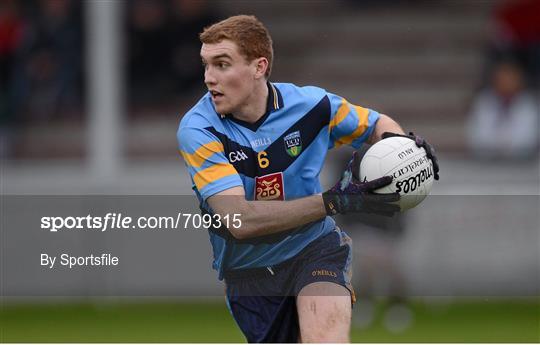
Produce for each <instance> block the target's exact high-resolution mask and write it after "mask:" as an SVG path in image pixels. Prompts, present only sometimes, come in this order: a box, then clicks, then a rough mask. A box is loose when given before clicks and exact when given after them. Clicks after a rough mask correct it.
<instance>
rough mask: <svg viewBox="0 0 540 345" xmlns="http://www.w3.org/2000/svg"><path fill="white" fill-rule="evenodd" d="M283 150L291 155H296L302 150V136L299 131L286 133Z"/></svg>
mask: <svg viewBox="0 0 540 345" xmlns="http://www.w3.org/2000/svg"><path fill="white" fill-rule="evenodd" d="M283 141H285V150H286V151H287V153H288V154H289V156H291V157H296V156H298V155H299V154H300V152H302V138H301V137H300V131H296V132H292V133H291V134H287V136H285V138H283Z"/></svg>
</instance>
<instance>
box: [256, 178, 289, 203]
mask: <svg viewBox="0 0 540 345" xmlns="http://www.w3.org/2000/svg"><path fill="white" fill-rule="evenodd" d="M255 200H285V187H284V185H283V173H281V172H278V173H273V174H268V175H264V176H261V177H259V176H257V177H255Z"/></svg>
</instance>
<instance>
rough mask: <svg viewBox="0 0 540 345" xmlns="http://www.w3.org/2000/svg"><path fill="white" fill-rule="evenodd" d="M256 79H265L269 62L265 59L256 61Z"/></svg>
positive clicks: (261, 58)
mask: <svg viewBox="0 0 540 345" xmlns="http://www.w3.org/2000/svg"><path fill="white" fill-rule="evenodd" d="M254 62H255V79H259V78H264V76H265V74H266V70H267V69H268V60H267V59H266V58H265V57H260V58H258V59H255V61H254Z"/></svg>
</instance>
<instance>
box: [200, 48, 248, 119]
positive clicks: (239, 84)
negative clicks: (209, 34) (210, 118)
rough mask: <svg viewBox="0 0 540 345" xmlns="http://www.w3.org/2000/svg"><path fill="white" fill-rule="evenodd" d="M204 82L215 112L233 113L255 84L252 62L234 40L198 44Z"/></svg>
mask: <svg viewBox="0 0 540 345" xmlns="http://www.w3.org/2000/svg"><path fill="white" fill-rule="evenodd" d="M201 58H202V62H203V65H204V69H205V72H204V83H205V84H206V87H207V88H208V90H209V91H210V94H211V95H212V101H213V103H214V106H215V107H216V111H217V112H218V113H219V114H234V113H235V112H237V111H239V110H240V109H242V108H243V107H244V106H246V104H247V103H248V101H249V99H250V95H251V93H252V91H253V88H254V84H255V74H256V67H255V66H256V64H255V63H254V62H252V63H250V62H248V61H247V60H246V59H245V58H244V56H242V55H241V54H240V52H239V51H238V47H237V45H236V43H234V42H232V41H230V40H223V41H221V42H219V43H213V44H206V43H204V44H203V45H202V48H201Z"/></svg>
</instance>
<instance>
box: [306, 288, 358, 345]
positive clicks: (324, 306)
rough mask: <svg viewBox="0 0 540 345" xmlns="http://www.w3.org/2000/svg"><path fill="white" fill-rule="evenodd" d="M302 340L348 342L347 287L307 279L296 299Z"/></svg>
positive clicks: (349, 321) (348, 301)
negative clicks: (307, 282)
mask: <svg viewBox="0 0 540 345" xmlns="http://www.w3.org/2000/svg"><path fill="white" fill-rule="evenodd" d="M296 304H297V308H298V320H299V324H300V336H301V340H302V342H306V343H311V342H316V343H322V342H332V343H341V342H349V332H350V328H351V295H350V292H349V290H348V289H347V288H345V287H343V286H341V285H338V284H335V283H331V282H317V283H311V284H309V285H307V286H305V287H304V288H302V290H301V291H300V293H299V294H298V297H297V299H296Z"/></svg>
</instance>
